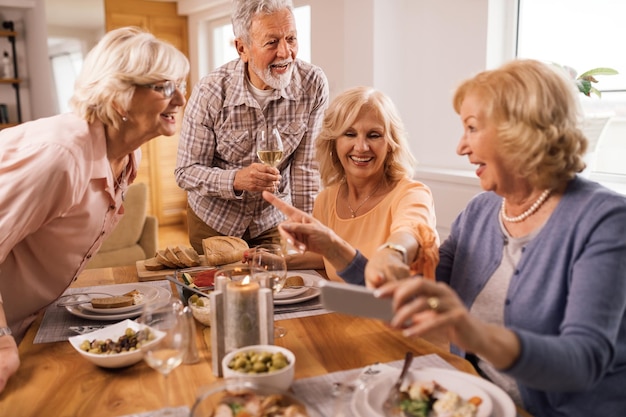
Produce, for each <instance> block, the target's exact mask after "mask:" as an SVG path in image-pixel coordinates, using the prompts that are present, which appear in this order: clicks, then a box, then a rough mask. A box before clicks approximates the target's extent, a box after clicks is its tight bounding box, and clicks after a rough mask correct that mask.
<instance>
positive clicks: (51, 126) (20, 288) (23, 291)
mask: <svg viewBox="0 0 626 417" xmlns="http://www.w3.org/2000/svg"><path fill="white" fill-rule="evenodd" d="M0 143H1V144H2V146H0V196H1V197H0V301H2V303H3V307H4V312H5V315H6V318H7V322H8V325H9V327H11V330H12V331H13V333H14V334H15V336H16V340H18V341H19V340H20V339H21V338H22V336H23V334H24V333H25V331H26V329H27V328H28V326H29V325H30V323H31V322H32V321H33V320H34V318H35V316H36V314H37V312H39V311H40V310H41V309H43V308H45V307H46V306H47V305H49V304H50V303H51V302H53V301H54V300H56V299H57V298H58V297H59V296H60V295H61V294H62V293H63V291H64V290H65V289H66V288H67V287H68V286H69V285H70V283H71V282H72V281H73V280H74V279H76V277H78V274H80V272H81V271H82V270H83V269H84V267H85V265H86V263H87V261H89V258H90V257H91V256H92V255H93V254H95V253H96V251H97V250H98V249H99V248H100V245H101V244H102V242H103V240H104V238H105V237H106V236H107V235H108V234H109V233H110V232H111V231H112V229H113V228H114V227H115V225H116V224H117V222H118V221H119V219H120V217H121V215H122V214H123V212H124V210H123V207H122V193H121V191H120V190H118V191H117V192H115V182H114V179H113V174H112V171H111V167H110V164H109V161H108V159H107V155H106V139H105V136H104V127H103V125H102V123H100V122H96V123H93V124H91V125H90V124H88V123H87V122H85V121H84V120H82V119H81V118H79V117H78V116H76V115H74V114H71V113H67V114H62V115H58V116H53V117H49V118H44V119H39V120H35V121H32V122H28V123H24V124H22V125H19V126H16V127H14V128H11V129H5V130H2V131H1V132H0ZM140 158H141V151H140V150H136V151H135V153H134V154H132V155H131V159H130V163H129V165H130V169H128V172H127V176H126V179H124V180H123V183H126V184H122V187H121V190H123V189H125V188H126V186H127V184H128V183H129V182H132V180H134V178H135V176H136V172H137V167H138V164H139V161H140Z"/></svg>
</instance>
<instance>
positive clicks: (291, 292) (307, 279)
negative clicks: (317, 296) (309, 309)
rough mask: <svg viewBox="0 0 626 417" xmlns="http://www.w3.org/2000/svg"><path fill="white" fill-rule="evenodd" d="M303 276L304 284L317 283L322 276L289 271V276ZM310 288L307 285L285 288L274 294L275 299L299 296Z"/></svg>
mask: <svg viewBox="0 0 626 417" xmlns="http://www.w3.org/2000/svg"><path fill="white" fill-rule="evenodd" d="M296 275H298V276H301V277H302V280H303V281H304V285H317V281H318V280H319V279H320V278H321V277H320V276H319V275H318V276H315V275H313V274H307V273H306V272H299V271H293V272H287V277H293V276H296ZM307 290H308V288H307V287H302V288H289V287H286V288H283V289H282V290H281V291H280V292H279V293H278V294H274V300H284V299H287V298H293V297H297V296H299V295H300V294H304V293H305V292H306V291H307Z"/></svg>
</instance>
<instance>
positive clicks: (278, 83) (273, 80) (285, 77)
mask: <svg viewBox="0 0 626 417" xmlns="http://www.w3.org/2000/svg"><path fill="white" fill-rule="evenodd" d="M288 62H289V64H290V65H289V69H288V70H287V72H286V73H285V74H282V75H278V76H275V75H273V74H272V70H271V68H269V67H268V68H265V69H264V70H263V71H261V70H260V69H259V68H258V67H257V66H256V65H255V64H254V62H250V68H252V71H253V72H254V73H255V74H256V76H257V77H259V78H260V79H261V80H263V82H264V83H265V84H267V85H269V86H270V87H272V88H273V89H275V90H282V89H283V88H286V87H287V86H288V85H289V83H290V82H291V75H292V74H293V60H289V61H288ZM283 63H284V62H283Z"/></svg>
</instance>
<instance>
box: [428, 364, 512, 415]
mask: <svg viewBox="0 0 626 417" xmlns="http://www.w3.org/2000/svg"><path fill="white" fill-rule="evenodd" d="M423 369H424V370H432V369H436V368H423ZM437 370H438V371H440V372H444V373H454V374H455V375H456V376H457V377H459V378H461V379H465V380H466V381H468V382H470V383H472V384H474V385H476V386H478V387H480V388H482V389H483V390H484V391H486V392H487V394H489V396H490V397H491V401H492V403H493V411H492V414H491V415H492V416H493V417H516V416H517V410H516V409H515V404H514V403H513V400H512V399H511V397H509V395H508V394H507V393H506V392H504V390H503V389H502V388H500V387H499V386H497V385H495V384H493V383H492V382H490V381H487V380H486V379H484V378H480V377H477V376H474V375H471V374H468V373H466V372H458V371H453V370H449V369H437Z"/></svg>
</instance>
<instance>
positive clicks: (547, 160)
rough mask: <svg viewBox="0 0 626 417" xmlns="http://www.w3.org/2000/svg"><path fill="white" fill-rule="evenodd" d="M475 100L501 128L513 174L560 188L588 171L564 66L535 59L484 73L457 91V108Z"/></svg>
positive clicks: (577, 112)
mask: <svg viewBox="0 0 626 417" xmlns="http://www.w3.org/2000/svg"><path fill="white" fill-rule="evenodd" d="M469 95H472V96H475V97H477V98H478V99H479V101H480V103H481V105H482V106H483V108H482V110H483V112H484V113H483V114H484V116H485V117H486V118H487V120H491V121H492V122H494V123H495V125H496V131H497V134H498V140H499V144H500V153H501V154H502V155H503V156H504V157H505V158H506V160H507V162H508V163H509V164H510V166H511V169H512V170H513V174H514V175H516V176H519V177H524V178H527V179H528V181H529V182H530V184H532V185H534V186H536V187H538V188H543V189H547V188H550V189H554V188H557V187H558V186H559V185H562V184H563V183H565V182H567V181H569V180H570V179H572V178H573V177H574V176H575V174H576V173H577V172H581V171H582V170H583V169H584V168H585V163H584V161H583V156H584V154H585V151H586V150H587V139H586V138H585V136H584V134H583V133H582V131H581V130H580V128H579V126H580V122H581V115H582V113H581V111H580V103H579V101H578V92H577V90H576V86H575V85H574V83H572V82H571V81H570V80H569V79H567V78H566V76H565V74H563V73H562V71H559V69H558V68H556V67H554V66H551V65H548V64H544V63H542V62H539V61H536V60H531V59H519V60H514V61H511V62H509V63H507V64H505V65H503V66H502V67H500V68H498V69H495V70H488V71H483V72H481V73H479V74H477V75H476V76H474V77H472V78H470V79H468V80H466V81H464V82H462V83H461V85H460V86H459V87H458V88H457V90H456V92H455V94H454V99H453V105H454V110H455V111H456V112H457V113H459V112H460V108H461V104H462V103H463V100H464V99H465V98H466V97H467V96H469Z"/></svg>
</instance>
